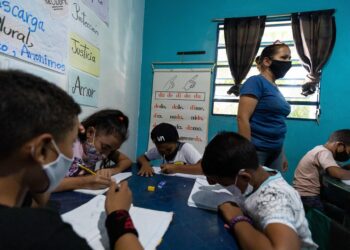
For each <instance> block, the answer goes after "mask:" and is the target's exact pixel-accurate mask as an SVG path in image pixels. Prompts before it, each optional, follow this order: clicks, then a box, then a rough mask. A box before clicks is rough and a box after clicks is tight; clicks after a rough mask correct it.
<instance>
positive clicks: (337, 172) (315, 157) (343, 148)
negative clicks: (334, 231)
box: [293, 129, 350, 211]
mask: <svg viewBox="0 0 350 250" xmlns="http://www.w3.org/2000/svg"><path fill="white" fill-rule="evenodd" d="M349 156H350V129H342V130H337V131H335V132H334V133H332V134H331V136H330V137H329V139H328V141H327V142H326V144H324V145H318V146H316V147H314V148H313V149H312V150H310V151H309V152H307V153H306V154H305V155H304V157H303V158H302V159H301V160H300V162H299V164H298V166H297V168H296V170H295V173H294V181H293V184H294V188H295V189H296V190H297V191H298V192H299V194H300V196H301V200H302V202H303V204H304V207H305V208H306V209H308V208H316V209H319V210H321V211H322V210H323V209H324V208H323V203H322V201H321V197H320V190H321V185H322V183H321V181H320V178H321V176H320V175H322V174H323V173H326V174H328V175H330V176H331V177H334V178H337V179H342V180H349V179H350V171H348V170H345V169H342V168H341V167H340V166H339V164H338V163H337V162H346V161H348V160H349Z"/></svg>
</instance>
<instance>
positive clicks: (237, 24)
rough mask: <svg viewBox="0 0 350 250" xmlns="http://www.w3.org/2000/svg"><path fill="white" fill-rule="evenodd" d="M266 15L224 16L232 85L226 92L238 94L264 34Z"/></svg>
mask: <svg viewBox="0 0 350 250" xmlns="http://www.w3.org/2000/svg"><path fill="white" fill-rule="evenodd" d="M265 20H266V16H259V17H247V18H225V22H224V34H225V43H226V54H227V59H228V64H229V66H230V71H231V74H232V76H233V79H234V85H233V86H232V87H231V88H230V89H229V90H228V91H227V94H229V95H230V94H232V93H234V94H235V95H236V96H238V95H239V89H240V86H241V82H242V81H243V79H244V78H245V77H246V76H247V74H248V72H249V70H250V67H251V66H252V64H253V62H254V59H255V56H256V54H257V53H258V50H259V46H260V42H261V38H262V35H263V34H264V29H265Z"/></svg>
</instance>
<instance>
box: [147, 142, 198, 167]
mask: <svg viewBox="0 0 350 250" xmlns="http://www.w3.org/2000/svg"><path fill="white" fill-rule="evenodd" d="M145 157H146V159H148V160H149V161H152V160H157V159H163V156H162V155H160V154H159V152H158V150H157V148H156V147H154V148H151V149H150V150H148V151H147V152H146V153H145ZM200 159H202V155H201V154H200V153H199V152H198V151H197V149H196V148H195V147H194V146H193V145H192V144H190V143H187V142H185V143H180V145H179V148H178V151H177V153H176V156H175V157H174V159H172V160H171V161H167V160H166V159H164V161H165V163H175V162H182V163H184V164H196V163H197V162H198V161H199V160H200Z"/></svg>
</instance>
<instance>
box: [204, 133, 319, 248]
mask: <svg viewBox="0 0 350 250" xmlns="http://www.w3.org/2000/svg"><path fill="white" fill-rule="evenodd" d="M201 164H202V169H203V172H204V174H205V175H206V176H207V180H208V182H209V183H210V184H216V183H219V184H221V185H223V186H231V185H234V186H236V187H237V188H238V189H239V190H240V191H241V192H242V193H244V194H245V195H244V197H243V200H244V202H243V203H242V204H241V206H242V207H241V208H240V207H239V206H238V205H237V204H236V203H233V202H224V203H223V204H221V205H219V211H220V212H221V214H222V216H223V218H224V220H225V221H226V222H227V224H228V225H229V228H230V231H231V233H232V234H234V235H235V236H236V239H237V240H238V242H239V245H240V247H241V248H242V249H316V248H317V245H316V244H315V243H314V242H313V240H312V238H311V232H310V230H309V228H308V223H307V220H306V218H305V213H304V209H303V205H302V202H301V200H300V197H299V195H298V193H297V192H296V191H295V190H294V189H293V188H292V187H291V186H290V185H289V184H288V183H287V182H286V181H285V180H284V179H283V178H282V176H281V174H280V173H279V172H278V171H277V170H272V169H268V168H264V167H262V166H259V163H258V157H257V154H256V150H255V148H254V146H253V144H251V142H249V141H248V140H247V139H246V138H244V137H243V136H241V135H239V134H237V133H233V132H222V133H220V134H218V135H216V136H215V137H214V139H213V140H212V141H211V142H210V143H209V144H208V145H207V147H206V149H205V152H204V155H203V158H202V161H201ZM247 190H250V191H249V192H247ZM246 215H248V216H249V217H248V216H246Z"/></svg>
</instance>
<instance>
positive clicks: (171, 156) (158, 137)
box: [137, 123, 202, 177]
mask: <svg viewBox="0 0 350 250" xmlns="http://www.w3.org/2000/svg"><path fill="white" fill-rule="evenodd" d="M151 139H152V141H153V143H154V144H155V145H156V147H155V148H151V149H150V150H149V151H147V152H146V153H145V154H144V155H141V156H140V157H139V158H138V159H137V162H138V164H139V165H141V168H140V171H139V172H138V174H139V175H141V176H146V177H148V176H152V175H153V174H154V171H153V168H152V166H151V164H150V161H152V160H156V159H163V164H162V165H161V166H160V167H161V170H162V172H163V173H165V174H173V173H184V174H202V169H201V166H200V159H201V158H202V156H201V154H200V153H199V152H198V151H197V150H196V149H195V147H193V146H192V145H191V144H190V143H183V142H180V141H179V134H178V132H177V130H176V128H175V126H173V125H171V124H169V123H160V124H158V125H157V126H155V127H154V128H153V130H152V132H151Z"/></svg>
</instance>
